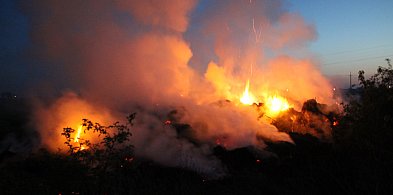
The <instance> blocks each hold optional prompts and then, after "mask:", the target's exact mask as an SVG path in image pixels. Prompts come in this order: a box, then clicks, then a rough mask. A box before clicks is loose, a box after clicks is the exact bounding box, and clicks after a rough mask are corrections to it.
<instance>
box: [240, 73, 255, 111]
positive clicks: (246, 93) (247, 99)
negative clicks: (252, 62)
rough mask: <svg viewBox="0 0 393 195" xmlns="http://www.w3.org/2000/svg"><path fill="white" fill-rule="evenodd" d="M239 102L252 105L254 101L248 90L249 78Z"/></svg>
mask: <svg viewBox="0 0 393 195" xmlns="http://www.w3.org/2000/svg"><path fill="white" fill-rule="evenodd" d="M240 102H241V103H243V104H246V105H252V104H253V103H255V102H256V100H255V98H254V96H253V95H252V94H251V92H250V79H247V83H246V87H245V88H244V92H243V96H242V97H241V98H240Z"/></svg>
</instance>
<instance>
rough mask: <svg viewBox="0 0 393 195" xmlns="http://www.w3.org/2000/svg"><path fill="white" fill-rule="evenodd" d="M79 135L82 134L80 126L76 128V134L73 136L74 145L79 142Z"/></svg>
mask: <svg viewBox="0 0 393 195" xmlns="http://www.w3.org/2000/svg"><path fill="white" fill-rule="evenodd" d="M81 133H82V125H80V126H79V127H78V130H77V132H76V134H75V138H74V142H75V143H78V142H79V138H80V137H81Z"/></svg>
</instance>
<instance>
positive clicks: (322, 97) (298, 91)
mask: <svg viewBox="0 0 393 195" xmlns="http://www.w3.org/2000/svg"><path fill="white" fill-rule="evenodd" d="M20 5H21V7H22V9H23V10H24V13H26V15H28V17H29V19H30V23H31V28H32V29H31V37H32V43H33V44H32V48H31V53H32V56H34V59H35V60H36V61H37V63H34V64H32V70H33V74H32V75H35V76H33V77H34V78H32V80H34V82H33V83H35V87H36V88H40V87H41V86H42V85H38V84H37V83H40V84H42V83H44V84H45V83H51V84H50V85H51V86H52V87H53V88H54V89H56V90H58V91H67V90H71V91H73V92H71V93H70V92H67V93H63V94H64V95H63V96H62V97H60V98H59V99H57V100H54V101H53V102H52V103H50V104H49V105H47V106H42V105H38V106H37V110H36V112H35V121H34V122H35V124H36V128H37V129H39V131H40V133H41V137H42V144H43V145H44V146H46V147H48V148H50V149H56V148H61V147H63V146H62V145H61V143H62V142H61V136H60V132H61V130H62V128H64V127H74V126H75V125H78V124H79V123H78V120H79V121H80V120H81V119H82V118H89V119H91V120H93V121H97V122H100V123H104V124H107V123H111V122H114V121H118V120H121V117H122V116H125V115H126V113H127V112H136V113H137V117H136V121H135V126H134V129H133V139H132V144H134V145H135V150H136V154H137V155H138V156H142V157H145V158H149V159H151V160H154V161H156V162H159V163H162V164H165V165H169V166H182V167H187V168H191V169H194V170H197V171H199V172H202V173H212V172H222V171H223V169H222V167H221V165H220V162H219V160H218V159H216V158H215V157H214V156H213V155H212V147H214V146H215V145H216V144H217V142H219V144H220V145H223V146H225V147H226V148H228V149H234V148H238V147H245V146H250V145H253V146H258V147H264V146H265V143H264V142H265V141H287V142H292V141H291V139H290V137H289V136H288V135H287V134H286V133H283V132H279V131H278V130H277V128H275V127H274V126H273V125H271V124H270V122H269V121H267V120H266V119H264V118H258V116H259V114H258V111H256V110H255V109H254V108H253V107H247V106H243V105H240V104H239V98H240V96H241V94H242V91H243V90H244V85H245V82H246V80H247V79H250V81H251V87H250V90H251V92H252V93H253V94H254V96H256V97H257V98H258V99H261V100H263V98H265V97H267V96H269V95H272V94H277V95H281V96H285V98H287V99H288V100H289V101H290V102H291V104H292V106H294V107H295V108H301V104H302V103H303V102H304V101H305V100H307V99H310V98H316V99H317V100H318V101H324V102H326V103H331V101H332V100H331V95H332V94H331V92H330V89H331V87H330V84H329V83H328V82H327V81H326V79H325V78H323V76H322V75H321V74H320V73H319V71H318V69H317V68H316V67H315V66H314V65H313V63H312V61H310V60H308V59H298V58H296V57H295V56H291V55H289V54H287V51H288V49H290V50H297V49H298V48H304V47H305V46H306V45H307V43H308V42H309V41H312V40H313V39H315V38H316V36H315V30H314V28H313V26H312V25H308V24H306V23H305V22H304V21H303V19H302V18H301V17H300V16H298V15H296V14H294V13H288V12H287V11H286V10H285V8H283V3H282V2H281V1H254V0H252V1H251V0H250V1H217V2H211V1H201V2H199V3H198V2H196V1H193V0H191V1H184V0H167V1H160V0H150V1H132V0H131V1H126V0H116V1H105V0H86V1H83V2H80V1H73V0H71V1H52V0H40V1H34V2H26V1H21V2H20ZM46 86H48V85H46ZM45 89H46V88H45ZM38 91H39V90H38ZM225 100H229V101H231V103H228V102H226V101H225ZM222 101H223V102H222ZM171 111H173V112H172V113H175V114H172V115H168V113H170V112H171ZM168 119H170V120H172V121H173V122H176V124H187V125H188V126H187V127H188V129H186V130H185V129H182V128H180V127H179V126H170V125H169V126H168V125H165V124H164V121H165V120H168ZM184 132H189V133H188V134H187V135H184V136H180V135H181V134H182V133H184Z"/></svg>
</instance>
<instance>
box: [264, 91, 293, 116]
mask: <svg viewBox="0 0 393 195" xmlns="http://www.w3.org/2000/svg"><path fill="white" fill-rule="evenodd" d="M265 106H266V108H267V114H268V116H270V117H274V116H277V115H278V114H279V113H280V112H282V111H285V110H288V109H289V107H290V106H289V103H288V101H287V99H285V98H283V97H281V96H278V95H274V96H269V97H268V98H267V99H266V102H265Z"/></svg>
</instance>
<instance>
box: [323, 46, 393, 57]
mask: <svg viewBox="0 0 393 195" xmlns="http://www.w3.org/2000/svg"><path fill="white" fill-rule="evenodd" d="M386 47H388V48H390V47H393V45H392V44H383V45H378V46H373V47H365V48H358V49H351V50H343V51H337V52H333V53H327V54H324V55H325V56H331V55H339V54H345V53H353V52H358V51H367V50H371V49H378V48H386Z"/></svg>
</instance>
